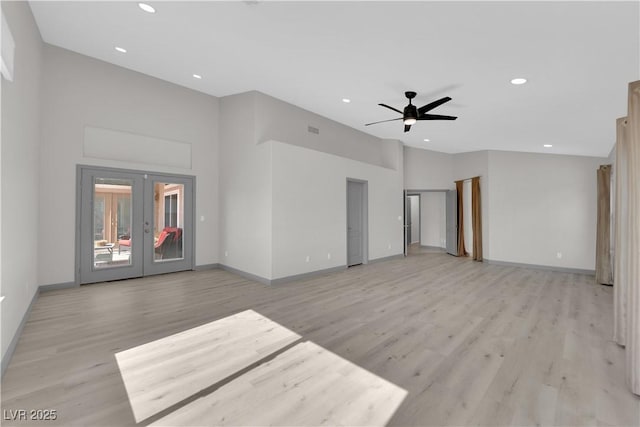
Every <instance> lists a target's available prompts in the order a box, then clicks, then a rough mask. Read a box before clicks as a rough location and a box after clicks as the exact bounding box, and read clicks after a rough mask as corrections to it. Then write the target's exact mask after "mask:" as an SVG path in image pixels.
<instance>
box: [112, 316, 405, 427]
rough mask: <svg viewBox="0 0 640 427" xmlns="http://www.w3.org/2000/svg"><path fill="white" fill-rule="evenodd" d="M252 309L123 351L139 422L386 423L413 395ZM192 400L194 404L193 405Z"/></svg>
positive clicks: (123, 370)
mask: <svg viewBox="0 0 640 427" xmlns="http://www.w3.org/2000/svg"><path fill="white" fill-rule="evenodd" d="M299 339H300V336H299V335H298V334H296V333H294V332H292V331H290V330H289V329H287V328H284V327H283V326H281V325H279V324H278V323H276V322H273V321H272V320H270V319H268V318H266V317H264V316H262V315H260V314H259V313H256V312H255V311H253V310H247V311H244V312H241V313H238V314H235V315H233V316H229V317H226V318H224V319H220V320H217V321H214V322H211V323H208V324H206V325H202V326H199V327H197V328H193V329H189V330H187V331H184V332H180V333H178V334H175V335H172V336H169V337H166V338H162V339H160V340H157V341H153V342H151V343H148V344H144V345H141V346H138V347H135V348H132V349H129V350H126V351H123V352H120V353H117V354H116V359H117V361H118V366H119V368H120V372H121V375H122V379H123V381H124V384H125V388H126V390H127V394H128V396H129V401H130V403H131V408H132V410H133V413H134V416H135V419H136V422H140V421H142V420H145V419H147V418H149V417H151V416H153V415H156V414H158V413H160V412H162V411H165V410H167V409H168V408H171V407H172V406H174V405H175V406H177V407H178V406H180V405H176V404H179V403H180V402H183V401H185V403H184V405H182V406H181V407H178V408H177V409H176V410H175V411H173V412H171V413H170V414H168V415H166V416H164V417H163V418H160V419H159V420H156V422H154V423H153V424H152V425H158V426H159V425H171V426H187V425H236V426H240V425H254V426H258V425H301V426H302V425H363V426H364V425H367V426H383V425H385V424H386V423H387V422H388V421H389V419H390V418H391V416H392V415H393V414H394V412H395V411H396V410H397V408H398V407H399V406H400V404H401V403H402V401H403V400H404V398H405V397H406V395H407V391H406V390H404V389H402V388H400V387H398V386H396V385H394V384H392V383H390V382H388V381H386V380H384V379H383V378H380V377H378V376H377V375H375V374H373V373H371V372H369V371H367V370H365V369H362V368H360V367H358V366H357V365H355V364H353V363H351V362H349V361H348V360H346V359H343V358H342V357H340V356H338V355H336V354H334V353H331V352H330V351H328V350H326V349H324V348H322V347H320V346H318V345H316V344H314V343H312V342H309V341H307V342H302V343H298V344H296V345H295V346H293V347H291V348H289V349H287V350H286V351H283V352H281V353H280V354H278V355H277V356H276V357H274V358H272V359H271V360H268V361H265V362H264V363H262V364H259V365H258V366H256V367H254V368H253V369H251V370H249V371H247V372H245V373H243V374H242V375H240V376H238V377H237V378H235V379H232V380H231V381H229V382H227V383H225V384H223V385H221V386H220V387H219V388H217V389H215V390H214V391H212V392H211V393H209V394H207V395H204V396H202V397H199V398H197V399H195V400H194V399H189V398H190V397H192V396H194V395H195V394H197V393H198V392H200V391H202V390H204V389H206V388H208V387H211V386H212V385H215V384H216V383H218V382H220V381H222V380H225V379H226V378H229V377H231V376H233V375H234V374H236V373H238V372H239V371H241V370H243V369H244V368H247V367H249V366H251V365H252V364H255V363H256V362H259V361H261V360H263V359H265V358H266V357H268V356H269V355H271V354H274V353H276V352H278V351H279V350H282V349H283V348H285V347H287V346H288V345H291V344H293V343H295V342H296V341H298V340H299ZM187 400H189V401H187Z"/></svg>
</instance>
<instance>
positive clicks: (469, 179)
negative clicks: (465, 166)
mask: <svg viewBox="0 0 640 427" xmlns="http://www.w3.org/2000/svg"><path fill="white" fill-rule="evenodd" d="M473 178H482V175H478V176H472V177H471V178H465V179H458V180H456V181H453V182H459V181H462V182H465V181H471V180H472V179H473Z"/></svg>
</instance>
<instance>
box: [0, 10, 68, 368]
mask: <svg viewBox="0 0 640 427" xmlns="http://www.w3.org/2000/svg"><path fill="white" fill-rule="evenodd" d="M2 11H3V13H4V14H5V17H6V19H7V23H8V25H9V27H10V28H11V32H12V34H13V38H14V40H15V43H16V50H15V63H14V76H13V77H14V79H13V82H9V81H6V80H5V79H4V78H2V79H1V80H2V83H1V84H2V136H1V140H2V149H1V151H2V153H1V155H0V157H1V159H2V160H1V161H2V164H1V178H0V181H1V184H2V196H1V197H2V202H1V205H2V225H1V227H2V228H1V230H0V235H1V236H2V237H1V239H2V240H1V242H0V244H1V246H2V260H1V263H2V266H3V268H2V273H1V278H0V280H1V281H0V293H1V294H2V295H4V296H5V297H6V298H5V300H4V301H3V302H2V331H1V333H2V357H3V361H4V357H5V353H6V351H7V349H8V347H9V344H10V343H11V340H12V339H13V337H14V335H15V333H16V331H17V329H18V326H19V325H20V322H21V321H22V319H23V317H24V314H25V313H26V310H27V308H28V306H29V303H30V302H31V300H32V298H33V296H34V295H35V293H36V292H37V287H38V279H37V271H38V261H39V260H38V244H39V242H38V209H39V208H40V207H41V206H42V205H41V204H40V203H39V200H38V175H39V167H38V166H39V152H38V148H39V138H40V102H41V72H42V39H41V38H40V33H39V31H38V28H37V27H36V25H35V22H34V20H33V16H32V15H31V10H30V9H29V5H28V4H27V3H26V2H2ZM72 230H73V228H72ZM52 248H53V252H54V253H56V252H57V251H58V249H57V248H55V245H54V246H53V247H52Z"/></svg>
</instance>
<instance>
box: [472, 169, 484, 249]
mask: <svg viewBox="0 0 640 427" xmlns="http://www.w3.org/2000/svg"><path fill="white" fill-rule="evenodd" d="M471 221H472V227H473V259H474V260H476V261H482V206H481V204H480V177H479V176H477V177H475V178H471Z"/></svg>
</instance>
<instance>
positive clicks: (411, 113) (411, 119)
mask: <svg viewBox="0 0 640 427" xmlns="http://www.w3.org/2000/svg"><path fill="white" fill-rule="evenodd" d="M404 96H406V97H407V98H408V99H409V105H407V106H406V107H404V111H400V110H398V109H397V108H393V107H390V106H388V105H386V104H378V105H380V106H381V107H385V108H388V109H390V110H393V111H395V112H397V113H400V114H402V117H400V118H397V119H389V120H382V121H379V122H373V123H367V124H365V126H370V125H375V124H378V123H384V122H392V121H395V120H402V121H403V123H404V131H405V132H409V130H411V125H413V124H415V123H416V122H417V121H419V120H455V119H457V117H454V116H442V115H439V114H427V113H428V112H429V111H431V110H433V109H434V108H436V107H438V106H440V105H442V104H444V103H445V102H449V101H451V98H449V97H448V96H445V97H444V98H440V99H438V100H437V101H433V102H431V103H429V104H426V105H423V106H422V107H420V108H417V107H416V106H415V105H413V103H412V102H411V100H412V99H413V98H415V97H416V93H415V92H412V91H407V92H405V93H404Z"/></svg>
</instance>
